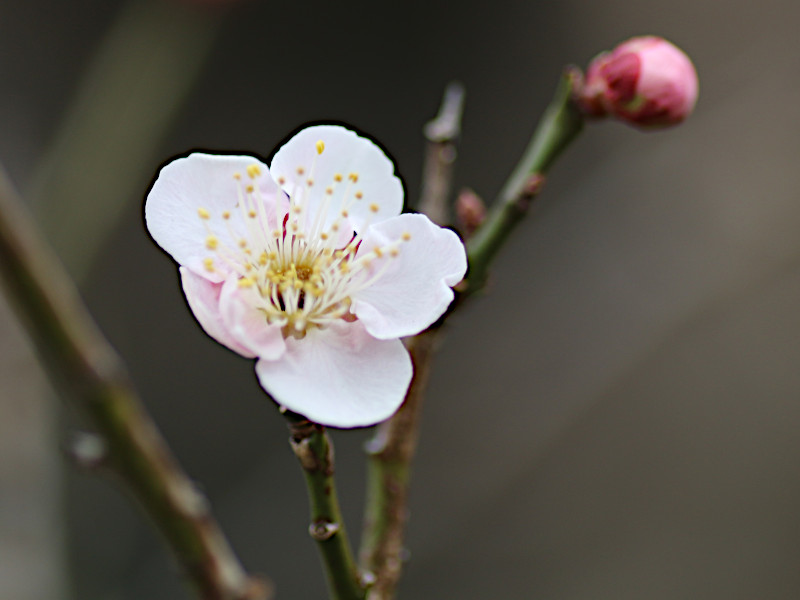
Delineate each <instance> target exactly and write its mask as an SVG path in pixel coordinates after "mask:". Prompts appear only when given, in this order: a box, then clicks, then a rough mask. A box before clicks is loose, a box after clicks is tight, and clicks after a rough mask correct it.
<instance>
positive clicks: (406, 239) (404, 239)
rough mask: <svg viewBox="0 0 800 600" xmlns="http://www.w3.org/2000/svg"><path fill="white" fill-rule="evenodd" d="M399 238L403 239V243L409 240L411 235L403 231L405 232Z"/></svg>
mask: <svg viewBox="0 0 800 600" xmlns="http://www.w3.org/2000/svg"><path fill="white" fill-rule="evenodd" d="M400 237H401V238H403V241H404V242H407V241H408V240H410V239H411V234H410V233H408V232H407V231H405V232H403V235H401V236H400Z"/></svg>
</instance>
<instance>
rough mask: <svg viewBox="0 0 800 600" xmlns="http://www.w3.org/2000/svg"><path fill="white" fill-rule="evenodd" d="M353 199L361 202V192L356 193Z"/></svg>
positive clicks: (362, 195)
mask: <svg viewBox="0 0 800 600" xmlns="http://www.w3.org/2000/svg"><path fill="white" fill-rule="evenodd" d="M355 197H356V200H361V199H362V198H363V197H364V194H363V193H362V192H356V193H355Z"/></svg>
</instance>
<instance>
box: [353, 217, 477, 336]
mask: <svg viewBox="0 0 800 600" xmlns="http://www.w3.org/2000/svg"><path fill="white" fill-rule="evenodd" d="M404 237H407V238H408V240H407V241H401V242H400V244H399V246H397V250H398V252H397V253H396V254H397V255H396V256H392V253H391V252H387V251H386V250H385V248H387V247H389V248H391V247H392V243H393V242H395V241H396V240H403V239H404ZM375 248H383V249H384V250H383V251H382V252H381V254H382V256H383V257H382V258H380V259H376V260H375V261H374V262H373V264H372V265H371V267H370V268H371V270H372V271H373V272H375V273H378V272H380V271H381V270H382V269H385V271H383V273H382V275H381V276H380V277H379V278H378V280H377V281H376V282H375V283H374V284H372V285H371V286H369V287H367V288H365V289H363V290H361V291H358V292H357V293H355V294H353V296H352V300H353V304H352V312H353V313H354V314H355V315H356V316H357V317H358V318H359V320H360V321H361V322H362V323H363V324H364V326H365V327H366V329H367V331H369V333H371V334H372V335H374V336H375V337H376V338H380V339H390V338H397V337H403V336H407V335H414V334H416V333H419V332H420V331H422V330H423V329H425V328H426V327H428V326H429V325H431V324H432V323H434V322H435V321H436V320H437V319H438V318H439V317H440V316H442V314H444V311H445V310H447V307H448V306H449V305H450V302H452V300H453V290H452V289H450V288H451V287H452V286H454V285H455V284H457V283H458V282H459V281H461V279H463V277H464V274H465V273H466V270H467V256H466V250H465V249H464V244H463V243H462V242H461V240H460V239H459V238H458V236H457V235H456V234H455V233H453V232H452V231H450V230H449V229H444V228H443V227H439V226H438V225H436V224H434V223H433V222H432V221H431V220H430V219H428V217H426V216H425V215H411V214H407V215H400V216H398V217H395V218H394V219H389V220H388V221H383V222H382V223H377V224H376V225H373V226H371V227H370V228H369V229H368V230H367V233H366V235H365V237H364V242H363V243H362V244H361V247H360V249H359V253H358V256H364V255H366V254H368V253H369V252H370V251H373V250H374V249H375Z"/></svg>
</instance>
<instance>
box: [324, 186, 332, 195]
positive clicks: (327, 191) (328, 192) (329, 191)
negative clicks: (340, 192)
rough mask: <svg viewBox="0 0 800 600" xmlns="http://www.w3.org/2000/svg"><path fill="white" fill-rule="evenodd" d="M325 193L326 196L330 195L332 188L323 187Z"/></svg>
mask: <svg viewBox="0 0 800 600" xmlns="http://www.w3.org/2000/svg"><path fill="white" fill-rule="evenodd" d="M325 193H326V194H328V196H330V195H332V194H333V188H332V187H330V186H328V187H326V188H325Z"/></svg>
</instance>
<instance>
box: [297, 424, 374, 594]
mask: <svg viewBox="0 0 800 600" xmlns="http://www.w3.org/2000/svg"><path fill="white" fill-rule="evenodd" d="M286 417H287V419H288V420H289V430H290V431H291V438H290V443H291V445H292V450H293V451H294V453H295V455H296V456H297V458H298V460H299V461H300V465H301V466H302V467H303V474H304V475H305V479H306V487H307V488H308V498H309V503H310V512H311V524H310V525H309V528H308V532H309V534H310V535H311V537H312V538H314V540H315V541H316V542H317V547H318V548H319V552H320V556H321V557H322V562H323V564H324V565H325V575H326V577H327V580H328V589H329V591H330V597H331V600H363V599H364V597H365V595H366V591H365V589H364V586H363V585H362V583H361V579H360V577H359V573H358V568H357V567H356V563H355V561H354V560H353V555H352V552H351V551H350V544H349V542H348V541H347V532H346V531H345V527H344V519H343V517H342V513H341V510H340V509H339V499H338V496H337V494H336V485H335V481H334V477H333V473H334V461H333V445H332V444H331V441H330V439H329V438H328V434H327V433H326V432H325V428H324V427H322V426H321V425H317V424H316V423H312V422H311V421H308V420H307V419H305V418H303V417H301V416H300V415H296V414H294V413H291V412H287V413H286Z"/></svg>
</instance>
